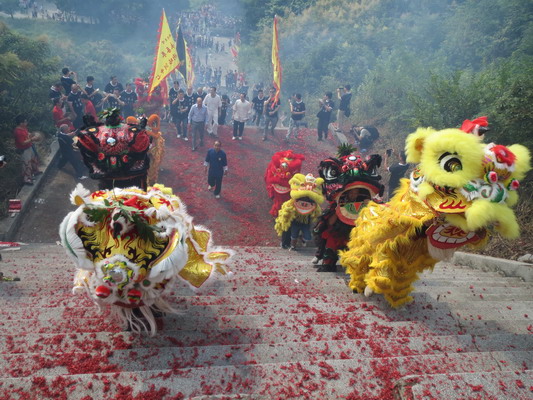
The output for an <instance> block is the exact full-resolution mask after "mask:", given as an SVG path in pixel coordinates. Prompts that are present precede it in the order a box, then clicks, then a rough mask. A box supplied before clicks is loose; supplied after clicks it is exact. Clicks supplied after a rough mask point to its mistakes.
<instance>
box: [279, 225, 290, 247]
mask: <svg viewBox="0 0 533 400" xmlns="http://www.w3.org/2000/svg"><path fill="white" fill-rule="evenodd" d="M281 247H283V248H284V249H288V248H289V247H291V230H290V229H289V230H286V231H285V232H283V233H282V234H281Z"/></svg>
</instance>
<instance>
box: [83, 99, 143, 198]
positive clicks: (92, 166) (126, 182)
mask: <svg viewBox="0 0 533 400" xmlns="http://www.w3.org/2000/svg"><path fill="white" fill-rule="evenodd" d="M101 116H102V118H103V119H104V120H105V123H104V124H102V123H99V122H96V121H95V120H94V119H92V118H90V117H89V116H85V117H84V126H83V127H82V128H81V129H80V132H79V134H78V148H79V149H80V152H81V155H82V157H83V161H84V162H85V165H87V167H88V168H89V173H90V176H91V178H93V179H98V180H99V181H100V189H112V188H114V187H120V188H126V187H130V186H136V187H139V188H141V189H143V190H146V189H147V184H146V178H147V174H148V169H149V167H150V160H149V158H148V150H149V148H150V143H151V139H150V136H149V134H148V133H147V132H146V129H145V128H146V124H147V120H146V119H145V118H142V119H141V121H140V123H139V124H124V123H123V120H122V117H121V116H120V110H119V109H118V108H112V109H109V110H105V111H103V112H102V113H101Z"/></svg>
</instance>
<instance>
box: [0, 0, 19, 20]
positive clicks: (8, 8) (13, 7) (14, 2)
mask: <svg viewBox="0 0 533 400" xmlns="http://www.w3.org/2000/svg"><path fill="white" fill-rule="evenodd" d="M19 9H20V7H19V0H2V1H1V2H0V11H3V12H5V13H6V14H8V15H10V16H11V18H13V17H14V14H15V12H17V11H19Z"/></svg>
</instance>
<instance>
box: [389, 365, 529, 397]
mask: <svg viewBox="0 0 533 400" xmlns="http://www.w3.org/2000/svg"><path fill="white" fill-rule="evenodd" d="M532 382H533V371H531V370H526V371H497V372H473V373H472V372H471V373H461V374H450V373H448V374H434V375H410V376H405V377H403V378H401V379H400V380H399V382H397V383H396V387H395V394H396V396H397V398H398V399H399V400H408V399H412V400H415V399H416V400H418V399H427V398H431V399H447V400H462V399H465V398H469V399H474V398H476V399H514V400H530V399H531V398H532V397H533V393H532V392H533V386H531V383H532Z"/></svg>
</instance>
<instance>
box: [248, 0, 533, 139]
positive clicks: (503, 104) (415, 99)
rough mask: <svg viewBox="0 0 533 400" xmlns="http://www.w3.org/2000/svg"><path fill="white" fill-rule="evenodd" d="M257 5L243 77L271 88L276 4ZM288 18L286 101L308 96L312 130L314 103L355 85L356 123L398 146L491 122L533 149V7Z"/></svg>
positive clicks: (395, 5) (389, 0) (339, 1)
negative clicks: (472, 122) (422, 131)
mask: <svg viewBox="0 0 533 400" xmlns="http://www.w3.org/2000/svg"><path fill="white" fill-rule="evenodd" d="M247 3H248V7H249V8H248V11H249V12H250V13H253V18H254V19H253V20H254V21H257V26H258V30H257V31H256V32H255V33H254V34H253V35H251V36H250V38H249V40H248V43H245V44H244V45H243V48H242V50H241V56H240V67H241V68H242V69H243V70H244V71H246V72H247V73H248V74H249V75H251V76H252V78H251V80H252V81H254V80H261V81H264V82H270V81H271V79H272V78H271V76H272V75H271V74H272V72H271V63H270V51H271V43H272V15H269V14H268V10H269V8H268V7H272V6H273V5H274V4H275V2H272V1H269V2H267V3H266V4H265V5H264V7H262V8H261V7H253V5H256V2H254V1H252V0H249V1H247ZM280 15H282V16H283V18H280V23H279V34H280V59H281V63H282V67H283V83H282V92H283V93H282V95H283V96H284V97H285V98H286V96H288V95H289V94H290V93H294V92H301V93H302V94H303V95H304V101H306V102H307V104H309V105H308V109H309V113H308V116H309V117H308V119H309V120H311V121H310V122H311V123H312V119H313V117H312V116H313V111H314V108H315V107H316V104H315V102H314V101H312V100H311V99H313V98H317V97H321V96H322V94H323V93H324V92H326V91H328V90H332V91H334V90H335V88H336V87H339V86H341V85H344V84H347V83H349V84H351V85H352V88H353V90H352V92H353V93H354V95H353V98H352V116H351V118H350V119H351V120H352V122H353V123H357V124H365V123H366V124H369V123H371V124H373V125H377V126H379V127H380V130H382V131H383V132H384V135H382V140H388V141H389V142H390V143H389V144H394V145H396V144H399V140H397V139H398V138H399V137H400V136H403V137H404V136H405V135H406V134H407V133H408V132H411V131H412V130H413V129H414V128H416V127H417V126H433V127H435V128H445V127H458V126H460V125H461V123H462V121H463V120H464V119H466V118H470V119H473V118H475V117H477V116H480V115H487V116H488V117H489V122H490V125H491V127H492V130H491V133H490V135H491V136H490V137H491V138H495V140H496V138H497V140H498V141H500V142H502V143H510V142H522V143H524V144H526V145H528V146H529V147H530V148H532V149H533V147H532V146H531V142H532V139H530V138H529V136H530V135H528V129H527V127H528V126H531V122H533V121H532V120H531V117H532V111H531V110H533V98H532V93H533V83H532V82H533V80H532V79H531V76H533V75H532V72H533V70H532V69H531V61H530V59H531V58H532V57H533V18H532V16H533V3H532V2H528V1H524V0H487V1H483V2H479V1H475V0H464V1H456V0H446V1H438V2H431V1H427V0H360V1H357V2H354V1H349V0H317V1H315V2H313V4H309V5H308V6H307V7H303V8H301V9H299V10H298V11H297V12H293V11H292V10H291V9H290V8H286V9H285V12H284V13H283V14H281V13H280ZM261 18H262V19H263V22H264V23H260V22H259V21H261ZM250 49H252V50H250ZM387 132H394V135H392V134H389V135H387ZM499 132H501V133H499ZM398 134H400V135H398ZM491 140H492V139H491ZM393 142H394V143H393ZM387 147H389V146H387Z"/></svg>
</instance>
